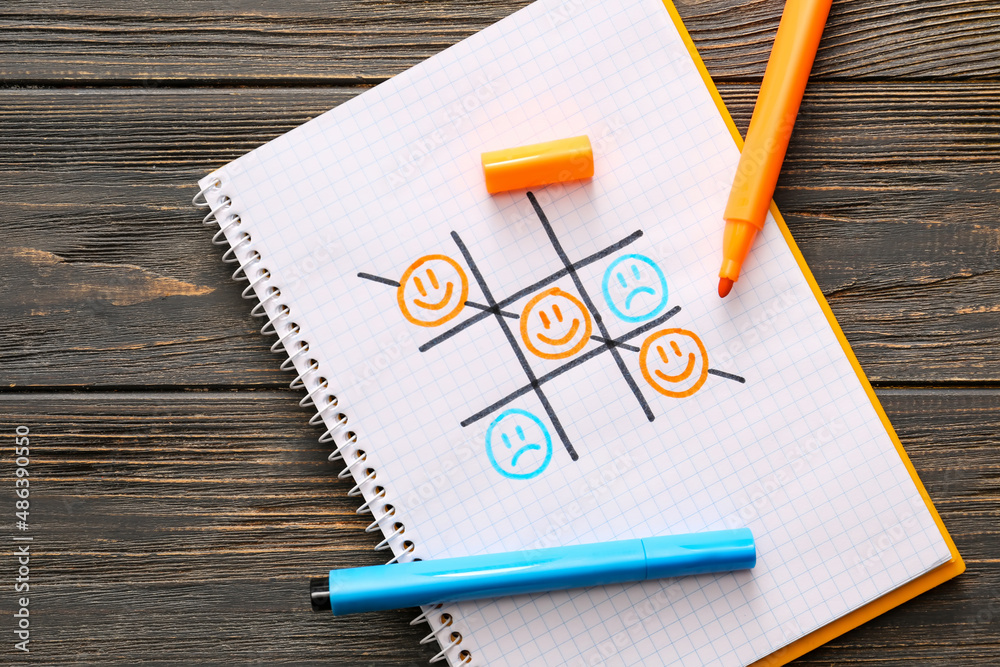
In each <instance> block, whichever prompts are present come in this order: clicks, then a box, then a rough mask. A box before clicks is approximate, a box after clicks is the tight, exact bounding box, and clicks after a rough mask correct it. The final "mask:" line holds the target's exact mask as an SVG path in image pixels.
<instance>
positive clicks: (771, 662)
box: [663, 0, 965, 667]
mask: <svg viewBox="0 0 1000 667" xmlns="http://www.w3.org/2000/svg"><path fill="white" fill-rule="evenodd" d="M663 2H664V5H665V6H666V8H667V11H668V12H669V13H670V18H671V19H672V20H673V22H674V25H675V26H676V27H677V31H678V32H679V33H680V34H681V38H682V39H683V40H684V44H685V45H686V46H687V49H688V51H689V52H690V53H691V58H692V59H693V60H694V62H695V64H696V65H697V66H698V71H699V72H701V77H702V79H703V80H704V82H705V86H706V87H707V88H708V90H709V92H710V93H711V94H712V98H713V99H714V100H715V105H716V106H717V107H718V108H719V114H721V115H722V118H723V119H724V120H725V121H726V126H727V127H729V132H730V133H731V134H732V135H733V140H734V141H735V142H736V145H737V146H739V147H740V149H742V148H743V137H742V136H740V131H739V129H737V127H736V123H735V122H733V117H732V116H731V115H730V114H729V110H728V109H727V108H726V104H725V102H723V101H722V96H721V95H719V90H718V88H716V87H715V82H713V81H712V77H711V75H710V74H709V73H708V69H707V68H706V67H705V63H704V61H702V59H701V55H699V53H698V49H696V48H695V45H694V41H693V40H692V39H691V35H690V34H689V33H688V31H687V28H686V27H685V26H684V21H682V20H681V16H680V14H679V13H678V12H677V8H676V7H675V6H674V4H673V2H671V0H663ZM771 214H772V215H774V219H775V221H777V223H778V227H779V228H780V229H781V234H782V235H783V236H784V237H785V241H787V242H788V247H789V248H791V250H792V254H794V255H795V259H796V261H797V262H798V263H799V268H801V269H802V273H803V274H805V277H806V280H807V281H808V282H809V287H810V289H812V293H813V296H814V297H816V300H817V301H818V302H819V304H820V306H821V307H822V308H823V312H824V313H825V314H826V318H827V320H829V322H830V327H831V328H832V329H833V331H834V333H835V334H836V335H837V339H838V340H839V341H840V345H841V347H843V348H844V354H845V355H847V358H848V359H850V361H851V366H853V367H854V371H855V372H856V373H857V375H858V379H859V380H860V381H861V384H862V385H863V386H864V388H865V392H867V394H868V398H869V399H870V400H871V402H872V406H873V407H874V408H875V410H876V411H877V412H878V415H879V418H880V419H881V420H882V424H883V425H884V426H885V430H886V431H887V432H888V433H889V436H890V437H891V438H892V442H893V444H894V445H895V446H896V451H897V452H899V458H900V459H902V460H903V463H904V464H905V465H906V469H907V470H908V471H909V472H910V476H911V477H912V478H913V483H914V485H915V486H916V487H917V490H918V491H919V492H920V496H921V497H922V498H923V499H924V503H926V505H927V510H928V511H929V512H930V513H931V516H933V517H934V521H935V523H936V524H937V526H938V529H939V530H940V531H941V536H942V537H943V538H944V540H945V542H946V543H947V544H948V549H949V550H950V551H951V561H950V562H948V563H945V564H944V565H941V566H939V567H937V568H936V569H934V570H932V571H930V572H928V573H927V574H925V575H923V576H921V577H918V578H916V579H914V580H913V581H911V582H909V583H908V584H905V585H903V586H900V587H899V588H897V589H896V590H894V591H892V592H890V593H887V594H886V595H883V596H882V597H880V598H879V599H877V600H874V601H872V602H870V603H868V604H866V605H865V606H863V607H860V608H858V609H855V610H854V611H852V612H851V613H849V614H847V615H846V616H841V617H840V618H838V619H837V620H836V621H834V622H833V623H830V624H829V625H827V626H825V627H823V628H820V629H819V630H816V631H814V632H812V633H810V634H808V635H806V636H804V637H802V638H801V639H798V640H796V641H794V642H792V643H791V644H788V645H787V646H785V647H783V648H781V649H779V650H777V651H775V652H774V653H772V654H771V655H769V656H767V657H766V658H763V659H762V660H758V661H757V662H755V663H753V665H752V667H777V666H778V665H784V664H786V663H789V662H791V661H792V660H794V659H796V658H798V657H800V656H802V655H804V654H806V653H808V652H809V651H811V650H813V649H814V648H817V647H819V646H822V645H823V644H825V643H827V642H828V641H830V640H832V639H834V638H836V637H839V636H840V635H842V634H844V633H845V632H847V631H848V630H853V629H854V628H856V627H858V626H859V625H861V624H862V623H865V622H866V621H870V620H871V619H873V618H875V617H876V616H878V615H879V614H882V613H885V612H886V611H888V610H890V609H892V608H893V607H897V606H899V605H901V604H902V603H904V602H906V601H907V600H910V599H912V598H915V597H916V596H918V595H920V594H921V593H923V592H925V591H928V590H930V589H932V588H934V587H935V586H937V585H938V584H941V583H943V582H945V581H947V580H949V579H951V578H952V577H956V576H958V575H959V574H961V573H962V572H964V571H965V561H963V560H962V556H961V555H960V554H959V553H958V549H957V548H956V547H955V542H954V541H953V540H952V539H951V535H949V534H948V530H947V529H946V528H945V527H944V522H943V521H941V516H940V515H939V514H938V512H937V509H936V508H935V507H934V503H932V502H931V499H930V496H929V495H927V490H926V489H925V488H924V485H923V483H922V482H921V481H920V478H919V476H918V475H917V471H916V470H915V469H914V468H913V464H912V463H911V462H910V457H909V456H907V455H906V451H905V450H904V449H903V445H902V443H900V441H899V436H897V435H896V431H895V429H893V427H892V424H891V423H889V417H888V416H887V415H886V414H885V410H884V409H882V404H881V403H879V400H878V397H877V396H876V395H875V391H874V390H873V389H872V386H871V383H870V382H868V377H867V376H866V375H865V372H864V371H863V370H862V368H861V364H859V363H858V358H857V356H855V354H854V350H852V349H851V345H850V343H848V342H847V338H846V337H845V336H844V332H843V330H842V329H841V328H840V324H839V323H838V322H837V318H836V317H834V315H833V311H832V310H830V304H828V303H827V301H826V297H824V296H823V292H822V291H821V290H820V288H819V285H817V284H816V279H815V278H814V277H813V274H812V271H810V270H809V266H808V265H807V264H806V260H805V258H804V257H803V256H802V252H801V251H800V250H799V247H798V245H796V243H795V239H793V238H792V234H791V232H790V231H788V226H787V225H786V224H785V220H784V218H782V217H781V213H780V212H779V211H778V207H777V206H776V205H775V204H774V202H771ZM719 224H720V225H721V224H722V221H721V220H720V221H719Z"/></svg>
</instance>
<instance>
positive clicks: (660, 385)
mask: <svg viewBox="0 0 1000 667" xmlns="http://www.w3.org/2000/svg"><path fill="white" fill-rule="evenodd" d="M639 367H640V368H641V369H642V376H643V377H644V378H646V382H648V383H649V384H650V385H651V386H652V387H653V389H655V390H656V391H658V392H660V393H661V394H663V395H664V396H671V397H673V398H683V397H684V396H690V395H691V394H693V393H694V392H696V391H698V390H699V389H701V386H702V385H703V384H705V379H706V378H707V377H708V352H706V351H705V345H704V343H702V342H701V339H700V338H698V336H696V335H695V334H693V333H692V332H690V331H687V330H685V329H665V330H663V331H657V332H656V333H654V334H653V335H652V336H650V337H649V338H647V339H646V341H645V342H644V343H643V344H642V349H641V350H640V351H639Z"/></svg>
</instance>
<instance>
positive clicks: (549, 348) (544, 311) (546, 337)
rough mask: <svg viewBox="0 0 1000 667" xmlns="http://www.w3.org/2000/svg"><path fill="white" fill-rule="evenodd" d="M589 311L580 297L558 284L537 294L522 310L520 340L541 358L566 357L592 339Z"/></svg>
mask: <svg viewBox="0 0 1000 667" xmlns="http://www.w3.org/2000/svg"><path fill="white" fill-rule="evenodd" d="M592 330H593V324H592V323H591V321H590V313H588V312H587V308H586V307H585V306H584V305H583V302H582V301H580V300H579V299H578V298H576V297H575V296H573V295H572V294H570V293H569V292H565V291H563V290H561V289H559V288H558V287H552V288H550V289H547V290H545V291H544V292H542V293H540V294H537V295H535V296H534V297H533V298H532V299H531V300H530V301H528V303H527V304H525V306H524V310H523V311H521V340H523V341H524V344H525V346H527V348H528V349H529V350H531V353H532V354H535V355H537V356H539V357H541V358H542V359H565V358H566V357H570V356H572V355H574V354H576V353H577V352H579V351H580V350H582V349H583V346H584V345H586V344H587V341H588V340H590V333H591V331H592Z"/></svg>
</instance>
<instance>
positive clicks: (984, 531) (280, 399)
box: [0, 390, 1000, 667]
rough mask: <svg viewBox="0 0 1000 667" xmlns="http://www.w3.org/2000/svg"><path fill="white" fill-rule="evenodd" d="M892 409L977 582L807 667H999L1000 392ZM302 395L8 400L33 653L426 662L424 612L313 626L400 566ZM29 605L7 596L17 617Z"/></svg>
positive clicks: (885, 621) (5, 424) (824, 652)
mask: <svg viewBox="0 0 1000 667" xmlns="http://www.w3.org/2000/svg"><path fill="white" fill-rule="evenodd" d="M880 396H881V398H882V400H883V402H884V404H885V406H886V408H887V410H888V412H889V414H890V416H891V417H892V419H893V422H894V423H895V425H896V428H897V429H898V431H899V433H900V436H901V438H902V439H903V441H904V443H905V445H906V446H907V448H908V450H909V453H910V455H911V457H912V459H913V462H914V464H915V466H916V468H917V469H918V471H919V472H920V474H921V476H922V478H923V480H924V482H925V483H926V485H927V488H928V490H929V492H930V494H931V496H932V498H933V499H934V500H935V502H936V504H937V506H938V508H939V510H940V512H941V514H942V516H943V518H944V521H945V523H946V524H947V525H948V527H949V529H950V530H951V533H952V535H953V537H954V538H955V541H956V542H957V544H958V545H959V548H960V550H961V551H962V552H963V555H964V556H965V558H966V559H967V561H968V564H969V570H968V572H967V573H966V574H964V575H963V576H961V577H960V578H958V579H957V580H955V581H953V582H950V583H948V584H945V585H944V586H941V587H939V588H937V589H935V590H934V591H932V592H930V593H927V594H925V595H924V596H922V597H920V598H918V599H917V600H914V601H912V602H910V603H908V604H906V605H904V606H903V607H901V608H899V609H897V610H895V611H893V612H891V613H889V614H886V615H884V616H882V617H880V618H878V619H877V620H875V621H873V622H871V623H869V624H867V625H866V626H864V627H863V628H861V629H859V630H857V631H855V632H852V633H850V634H848V635H846V636H845V637H843V638H841V639H839V640H837V641H835V642H832V643H831V644H829V645H828V646H826V647H824V648H823V649H821V650H820V651H817V652H815V653H814V654H812V655H810V656H806V657H805V658H803V659H802V660H801V661H799V662H798V663H796V664H800V665H803V666H805V665H820V664H824V665H825V664H863V663H864V664H870V663H871V661H872V659H873V658H872V656H873V655H877V656H878V658H877V662H878V664H880V665H904V664H905V665H909V664H927V663H928V662H933V663H935V664H944V662H945V661H948V662H950V663H953V664H954V665H955V666H956V667H961V666H965V665H969V666H971V665H990V664H994V663H993V658H994V657H995V655H996V650H997V631H998V624H1000V616H998V614H1000V610H997V608H996V600H997V591H998V590H1000V565H998V563H997V561H996V554H995V545H996V543H997V540H998V538H1000V528H998V525H997V522H996V516H997V514H998V512H1000V474H998V473H1000V464H998V462H997V460H996V451H997V447H998V446H1000V439H998V433H1000V392H998V391H993V390H960V391H931V390H919V391H918V390H906V391H900V390H890V391H881V392H880ZM297 399H298V396H297V395H296V394H294V393H293V392H289V391H284V392H268V391H263V392H262V391H256V392H232V393H223V392H209V393H184V392H176V393H160V394H156V393H149V394H133V393H64V394H55V395H52V394H24V395H0V433H4V434H7V435H5V436H4V437H5V438H7V439H8V444H10V445H11V446H12V445H13V442H12V438H13V435H12V434H13V432H14V428H15V426H17V425H27V426H28V427H29V428H30V429H31V435H30V437H31V446H32V451H31V463H30V469H31V471H32V477H31V490H32V496H31V498H32V506H31V514H30V522H31V530H30V531H29V532H30V533H31V534H32V535H33V536H34V542H33V544H32V548H33V553H34V554H35V558H34V559H33V560H32V571H31V577H32V589H31V593H32V595H31V619H32V628H33V629H34V631H35V634H33V635H32V637H33V640H34V641H36V642H37V643H35V644H32V647H33V649H34V652H33V653H32V657H33V658H35V659H37V660H40V661H42V662H45V663H46V664H52V663H58V662H63V661H73V660H86V661H90V662H100V663H103V664H108V663H124V664H137V663H138V662H140V661H144V660H146V661H149V662H153V663H167V664H179V663H185V664H191V663H212V662H217V661H218V660H219V656H221V655H225V659H226V660H227V661H228V662H236V663H246V662H251V661H258V662H264V663H266V664H274V663H279V662H292V663H296V664H307V663H311V662H315V663H317V664H319V663H324V664H352V665H354V664H380V665H382V664H385V665H403V664H412V663H413V662H416V663H423V662H424V661H426V660H427V658H428V657H430V655H431V652H430V650H429V649H428V648H427V647H423V648H421V647H420V646H418V644H417V641H418V639H419V637H420V630H421V629H422V628H425V627H426V626H420V627H419V628H411V627H410V626H408V625H407V621H408V620H409V619H410V618H412V614H411V613H410V612H409V611H406V612H392V613H381V614H374V615H370V616H365V617H345V618H340V619H333V618H331V617H329V616H327V615H316V614H313V613H312V612H310V611H309V610H308V603H307V599H306V592H305V586H306V582H307V580H308V578H309V577H310V576H315V575H318V574H321V573H322V572H323V571H324V569H328V568H333V567H347V566H357V565H368V564H375V563H377V562H380V558H381V556H380V555H378V554H376V553H374V552H373V551H372V550H371V548H372V546H373V545H374V544H375V542H376V538H375V537H374V536H373V535H371V534H366V533H365V532H364V531H363V527H364V525H365V521H364V520H363V519H361V518H359V517H357V516H356V515H355V512H354V510H355V508H356V507H357V504H358V503H357V500H356V499H352V498H348V497H347V496H346V494H345V492H346V490H347V486H348V485H347V484H346V483H345V482H338V481H336V479H335V474H336V472H338V471H339V467H338V466H337V465H334V464H330V463H328V462H327V461H326V449H325V448H324V447H323V446H321V445H318V444H317V443H316V440H315V438H316V436H317V435H318V431H316V430H314V429H313V428H311V427H309V426H308V425H307V424H306V413H305V412H304V411H303V410H302V409H300V408H298V406H297V404H296V402H297ZM12 465H13V464H12V461H11V458H10V457H9V456H5V457H4V458H3V462H2V464H0V470H2V472H3V474H2V477H3V479H4V480H6V482H5V483H4V484H2V485H0V503H3V506H5V507H10V506H11V505H12V503H13V500H14V498H13V493H12V492H13V484H11V483H10V482H11V480H12ZM11 520H12V519H8V521H11ZM8 525H10V524H8ZM36 563H37V565H36ZM13 599H14V596H13V595H5V596H2V597H0V616H5V615H6V614H8V613H11V612H10V609H11V605H12V604H13ZM8 618H9V617H8ZM873 651H874V653H873Z"/></svg>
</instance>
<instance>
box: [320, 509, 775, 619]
mask: <svg viewBox="0 0 1000 667" xmlns="http://www.w3.org/2000/svg"><path fill="white" fill-rule="evenodd" d="M756 562H757V550H756V548H755V547H754V541H753V534H752V533H751V532H750V529H749V528H739V529H737V530H719V531H712V532H706V533H692V534H689V535H667V536H663V537H646V538H643V539H640V540H622V541H619V542H601V543H598V544H581V545H578V546H572V547H556V548H553V549H536V550H533V551H514V552H511V553H501V554H490V555H486V556H468V557H465V558H442V559H440V560H424V561H413V562H410V563H393V564H392V565H374V566H371V567H355V568H348V569H343V570H331V571H330V576H329V578H327V577H322V578H319V579H313V580H312V584H311V586H310V591H309V592H310V595H311V597H312V608H313V610H314V611H325V610H327V609H329V610H332V611H333V613H334V615H335V616H342V615H344V614H356V613H359V612H363V611H382V610H384V609H400V608H402V607H417V606H419V605H425V604H436V603H438V602H455V601H458V600H475V599H479V598H492V597H502V596H506V595H519V594H522V593H541V592H545V591H556V590H563V589H566V588H581V587H584V586H603V585H605V584H620V583H625V582H629V581H645V580H647V579H661V578H664V577H677V576H681V575H685V574H704V573H706V572H729V571H731V570H747V569H750V568H752V567H753V566H754V565H755V564H756Z"/></svg>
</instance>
